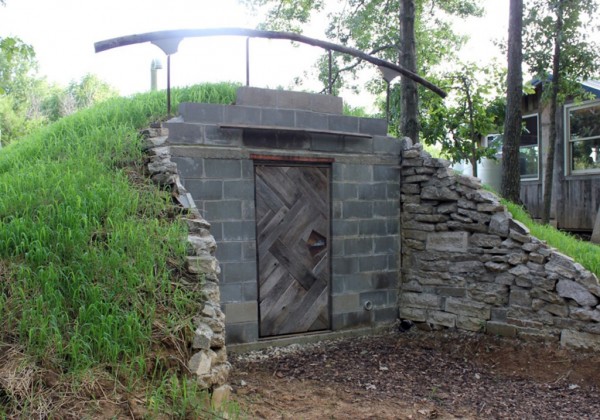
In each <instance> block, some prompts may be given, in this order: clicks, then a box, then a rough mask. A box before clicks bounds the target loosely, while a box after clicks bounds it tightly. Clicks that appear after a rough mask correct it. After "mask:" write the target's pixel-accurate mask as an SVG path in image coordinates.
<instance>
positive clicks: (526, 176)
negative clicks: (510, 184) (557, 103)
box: [520, 81, 600, 232]
mask: <svg viewBox="0 0 600 420" xmlns="http://www.w3.org/2000/svg"><path fill="white" fill-rule="evenodd" d="M533 86H534V88H535V91H534V93H532V94H530V95H526V96H524V97H523V102H522V111H523V122H524V127H525V130H524V131H525V133H524V134H523V136H522V137H521V147H520V160H521V200H522V201H523V204H524V205H525V206H526V207H527V209H528V210H529V212H530V213H531V215H532V216H533V217H534V218H541V216H542V207H543V177H544V171H545V162H546V153H547V150H548V144H549V137H550V107H549V106H547V105H546V104H544V103H543V102H542V100H541V98H542V88H543V84H542V83H541V81H534V83H533ZM582 87H583V89H584V90H585V91H586V92H588V93H590V94H591V96H592V97H593V98H594V99H591V100H587V101H583V102H572V101H571V102H567V104H565V105H564V106H562V107H561V108H559V110H558V111H557V112H560V118H558V119H557V134H558V142H557V144H556V155H555V161H554V177H553V183H552V184H553V185H552V187H553V191H552V210H551V220H552V223H553V224H554V225H556V226H557V227H558V228H560V229H563V230H567V231H573V232H591V231H592V230H593V228H594V222H595V220H596V213H597V212H598V206H599V205H600V82H599V81H587V82H584V83H582Z"/></svg>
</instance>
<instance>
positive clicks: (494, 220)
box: [488, 211, 510, 238]
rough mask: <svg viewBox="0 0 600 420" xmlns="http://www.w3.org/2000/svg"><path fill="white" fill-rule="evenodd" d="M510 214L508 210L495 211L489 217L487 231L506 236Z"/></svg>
mask: <svg viewBox="0 0 600 420" xmlns="http://www.w3.org/2000/svg"><path fill="white" fill-rule="evenodd" d="M509 221H510V214H509V213H508V212H506V211H505V212H500V213H495V214H494V215H493V216H492V217H491V218H490V225H489V230H488V232H489V233H490V234H492V235H498V236H501V237H502V238H506V237H508V231H509Z"/></svg>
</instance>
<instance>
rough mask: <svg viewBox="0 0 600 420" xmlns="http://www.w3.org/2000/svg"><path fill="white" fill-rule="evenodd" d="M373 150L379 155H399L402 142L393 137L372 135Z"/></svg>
mask: <svg viewBox="0 0 600 420" xmlns="http://www.w3.org/2000/svg"><path fill="white" fill-rule="evenodd" d="M373 152H374V153H375V154H381V155H393V156H400V153H401V152H402V142H401V141H400V140H398V139H395V138H393V137H387V136H375V137H373Z"/></svg>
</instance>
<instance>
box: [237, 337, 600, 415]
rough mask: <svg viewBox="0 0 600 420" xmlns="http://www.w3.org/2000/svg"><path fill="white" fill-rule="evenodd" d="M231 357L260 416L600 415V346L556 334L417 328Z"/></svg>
mask: <svg viewBox="0 0 600 420" xmlns="http://www.w3.org/2000/svg"><path fill="white" fill-rule="evenodd" d="M230 360H231V361H232V363H233V365H234V369H233V374H232V378H231V382H232V385H234V392H236V393H237V399H238V401H240V404H241V405H242V407H243V408H244V409H245V410H247V412H248V413H249V415H250V416H254V417H259V418H260V417H263V418H275V417H277V418H295V417H296V415H297V414H298V413H304V415H302V416H301V417H302V418H319V417H320V416H321V414H327V415H328V416H330V417H331V418H348V416H352V415H353V413H354V414H356V413H360V414H359V415H358V416H356V417H354V418H417V417H422V418H436V417H438V418H451V417H455V418H456V417H458V418H482V419H488V418H511V419H513V418H519V419H521V418H535V419H561V418H565V419H567V418H568V419H573V418H577V419H587V418H589V419H592V418H600V395H599V394H598V391H599V389H598V388H599V386H600V354H598V353H590V352H584V351H579V350H569V349H564V348H561V347H560V346H559V345H558V344H557V343H552V344H544V343H525V342H522V341H519V340H515V339H503V338H497V337H492V336H486V335H482V334H475V333H465V332H458V331H438V332H427V333H426V332H421V331H413V330H411V331H409V332H404V333H400V332H397V331H393V332H390V333H386V334H384V335H380V336H375V337H362V338H350V339H343V340H336V341H329V342H320V343H317V344H310V345H305V346H298V345H294V346H292V347H288V348H279V349H278V348H273V349H269V350H266V351H261V352H252V353H247V354H244V355H239V356H236V355H231V356H230ZM320 389H323V390H331V392H319V390H320ZM297 391H298V392H300V391H303V392H304V394H302V395H303V397H302V398H299V399H298V398H296V399H297V400H298V401H295V398H294V397H293V395H294V394H295V392H297ZM286 394H290V395H286ZM311 395H314V397H312V398H311ZM349 395H352V398H345V399H344V397H343V396H349ZM338 398H339V399H340V403H339V404H338V409H339V410H338V409H334V408H332V409H331V411H326V410H325V408H326V407H329V406H331V403H332V401H330V400H336V399H338ZM342 400H344V401H345V402H344V401H342ZM280 402H281V404H279V403H280ZM333 402H335V401H333ZM342 402H344V404H342ZM307 406H316V407H318V406H322V407H324V408H323V410H325V411H319V410H316V411H314V410H313V411H310V410H309V409H308V408H307ZM269 407H272V408H273V409H272V410H270V409H269ZM359 408H360V410H359ZM354 409H356V410H355V411H353V410H354ZM365 410H366V411H365Z"/></svg>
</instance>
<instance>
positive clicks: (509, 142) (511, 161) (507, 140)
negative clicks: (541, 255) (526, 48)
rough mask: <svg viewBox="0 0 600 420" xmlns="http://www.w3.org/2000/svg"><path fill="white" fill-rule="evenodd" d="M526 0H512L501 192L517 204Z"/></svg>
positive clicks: (519, 185)
mask: <svg viewBox="0 0 600 420" xmlns="http://www.w3.org/2000/svg"><path fill="white" fill-rule="evenodd" d="M522 27H523V0H510V17H509V22H508V75H507V91H506V116H505V119H504V143H503V144H502V183H501V187H500V194H501V195H502V197H504V198H506V199H507V200H510V201H512V202H514V203H521V196H520V193H521V174H520V170H519V169H520V167H519V143H520V140H521V124H522V119H523V116H522V112H521V98H522V96H523V72H522V69H521V65H522V62H523V48H522V44H523V42H522V39H521V38H522V37H521V30H522Z"/></svg>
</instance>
